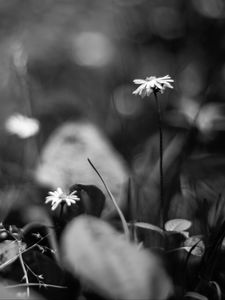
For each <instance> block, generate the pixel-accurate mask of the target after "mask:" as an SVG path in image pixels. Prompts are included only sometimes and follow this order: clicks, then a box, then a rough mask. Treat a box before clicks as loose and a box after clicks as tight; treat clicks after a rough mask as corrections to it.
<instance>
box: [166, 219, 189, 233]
mask: <svg viewBox="0 0 225 300" xmlns="http://www.w3.org/2000/svg"><path fill="white" fill-rule="evenodd" d="M191 224H192V223H191V221H188V220H185V219H173V220H169V221H167V222H166V223H165V229H166V231H178V232H181V231H185V230H187V229H189V228H190V227H191Z"/></svg>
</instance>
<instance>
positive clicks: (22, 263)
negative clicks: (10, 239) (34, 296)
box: [17, 240, 30, 298]
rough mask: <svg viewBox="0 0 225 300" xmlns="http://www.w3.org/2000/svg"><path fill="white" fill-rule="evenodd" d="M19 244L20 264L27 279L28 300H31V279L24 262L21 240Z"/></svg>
mask: <svg viewBox="0 0 225 300" xmlns="http://www.w3.org/2000/svg"><path fill="white" fill-rule="evenodd" d="M17 244H18V248H19V249H18V250H19V259H20V264H21V267H22V269H23V273H24V278H25V281H26V285H27V298H29V297H30V288H29V278H28V275H27V270H26V268H25V265H24V261H23V256H22V252H21V240H17Z"/></svg>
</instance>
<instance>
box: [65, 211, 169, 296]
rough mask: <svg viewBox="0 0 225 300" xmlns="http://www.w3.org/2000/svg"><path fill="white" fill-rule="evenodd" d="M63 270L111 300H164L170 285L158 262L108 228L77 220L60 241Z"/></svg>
mask: <svg viewBox="0 0 225 300" xmlns="http://www.w3.org/2000/svg"><path fill="white" fill-rule="evenodd" d="M62 249H63V254H64V261H65V265H66V267H67V268H68V269H69V270H70V271H71V272H72V273H73V274H74V275H75V276H79V277H80V279H81V280H82V281H83V282H84V283H85V284H86V285H87V286H88V288H90V289H91V290H92V291H94V292H96V293H98V294H100V295H102V296H105V297H107V298H112V299H158V300H160V299H166V298H167V297H168V296H169V294H170V293H171V291H172V286H171V281H170V280H169V278H168V277H167V275H166V273H165V271H164V270H163V268H162V266H161V265H160V262H159V261H158V259H157V258H156V257H155V256H154V255H153V254H151V253H150V252H149V251H145V250H142V249H138V247H137V245H135V244H132V243H130V242H128V241H127V240H125V239H124V236H123V235H121V234H120V233H118V232H117V231H115V230H114V229H113V228H112V227H111V226H110V225H109V224H107V223H106V222H104V221H101V220H99V219H97V218H94V217H91V216H79V217H78V218H76V219H74V220H73V221H72V222H71V224H70V225H69V226H68V227H67V229H66V231H65V234H64V236H63V239H62Z"/></svg>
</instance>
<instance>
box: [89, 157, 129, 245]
mask: <svg viewBox="0 0 225 300" xmlns="http://www.w3.org/2000/svg"><path fill="white" fill-rule="evenodd" d="M87 160H88V162H89V164H90V165H91V166H92V168H93V169H94V170H95V172H96V173H97V175H98V176H99V178H100V179H101V181H102V183H103V185H104V187H105V189H106V191H107V193H108V195H109V197H110V199H111V200H112V202H113V204H114V206H115V208H116V210H117V212H118V215H119V217H120V219H121V223H122V226H123V230H124V234H125V236H126V238H127V239H128V240H129V239H130V233H129V229H128V225H127V222H126V220H125V217H124V215H123V213H122V211H121V209H120V208H119V206H118V204H117V203H116V200H115V198H114V197H113V195H112V193H111V192H110V190H109V188H108V186H107V184H106V183H105V181H104V179H103V178H102V176H101V174H100V173H99V171H98V170H97V169H96V167H95V166H94V165H93V163H92V162H91V160H90V159H89V158H88V159H87Z"/></svg>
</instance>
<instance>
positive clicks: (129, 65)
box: [0, 0, 225, 161]
mask: <svg viewBox="0 0 225 300" xmlns="http://www.w3.org/2000/svg"><path fill="white" fill-rule="evenodd" d="M224 6H225V4H224V2H223V1H222V0H216V1H212V0H205V1H203V0H197V1H188V2H187V1H184V0H181V1H180V0H179V1H178V0H169V1H165V0H151V1H150V0H148V1H147V0H132V1H126V0H111V1H109V0H108V1H103V0H93V1H87V0H86V1H71V0H58V1H52V0H44V1H41V2H39V1H29V2H27V1H24V0H20V1H19V0H17V1H16V0H12V1H3V0H2V1H0V15H1V23H0V39H1V40H0V63H1V70H0V99H1V104H2V105H1V112H0V121H1V124H3V122H4V120H5V118H6V117H7V116H8V115H10V114H11V113H12V112H14V111H16V112H17V111H19V112H23V113H24V112H27V108H26V107H27V104H26V101H27V100H26V99H25V98H26V95H25V94H26V91H24V88H23V85H22V86H21V80H20V78H18V76H17V74H16V71H15V68H14V67H15V66H14V67H13V64H12V60H13V57H14V58H15V55H17V56H18V53H17V52H18V49H19V48H20V46H21V47H22V49H23V51H24V53H25V55H26V56H27V68H28V74H29V83H30V89H31V94H32V95H31V96H32V114H33V115H35V116H40V115H42V114H47V113H48V114H49V115H51V116H52V117H53V116H54V112H56V111H57V109H58V107H59V106H61V107H62V104H63V106H64V110H66V109H67V108H66V107H69V109H68V110H69V111H70V115H72V117H73V115H74V116H75V117H76V112H77V111H79V112H80V111H81V112H82V114H83V115H84V116H86V117H88V118H89V119H91V120H93V121H94V122H97V123H98V125H100V126H101V127H102V126H104V129H105V131H106V133H107V134H108V135H109V136H110V137H111V138H112V140H113V141H114V143H115V145H116V146H117V148H118V149H119V150H120V151H121V152H122V153H123V154H124V155H125V157H126V159H127V160H128V161H129V160H131V158H132V157H133V156H134V155H135V153H136V152H137V151H138V150H137V147H136V146H138V145H139V144H141V143H142V142H143V141H144V140H145V139H146V137H147V136H149V134H151V133H153V132H154V131H155V130H156V124H155V113H154V112H155V108H154V105H153V104H152V103H150V102H149V101H148V100H146V99H145V100H144V101H142V102H143V103H141V101H139V100H138V99H137V98H135V97H134V96H133V95H132V93H131V92H132V89H133V86H132V80H133V79H134V78H138V77H141V78H143V77H146V76H149V75H156V76H162V75H165V74H167V73H169V74H170V75H171V76H172V77H173V78H174V79H175V81H176V86H175V88H176V92H175V93H171V94H168V95H165V96H163V97H162V106H163V109H164V115H165V116H167V115H168V112H170V110H171V109H174V108H175V109H177V108H178V109H181V110H182V108H183V105H185V109H187V107H190V106H191V105H192V103H193V102H194V103H196V105H198V104H201V105H202V104H203V103H205V102H206V103H207V102H214V101H216V102H220V103H221V102H222V103H223V98H224V81H225V65H224V55H223V52H224V47H225V42H224V37H225V36H224V34H225V32H224V17H225V12H224V11H225V9H224ZM18 45H19V47H18ZM73 112H74V114H73ZM103 116H104V117H103ZM60 118H61V117H60V116H59V115H58V116H57V119H60ZM62 118H63V117H62ZM53 119H54V118H53ZM49 120H50V119H49ZM51 120H52V118H51ZM62 121H63V120H62ZM173 125H174V124H173ZM124 131H125V132H126V134H125V133H124Z"/></svg>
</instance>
